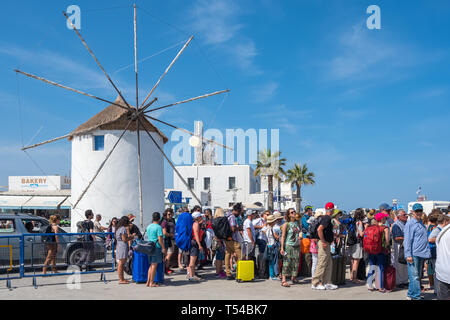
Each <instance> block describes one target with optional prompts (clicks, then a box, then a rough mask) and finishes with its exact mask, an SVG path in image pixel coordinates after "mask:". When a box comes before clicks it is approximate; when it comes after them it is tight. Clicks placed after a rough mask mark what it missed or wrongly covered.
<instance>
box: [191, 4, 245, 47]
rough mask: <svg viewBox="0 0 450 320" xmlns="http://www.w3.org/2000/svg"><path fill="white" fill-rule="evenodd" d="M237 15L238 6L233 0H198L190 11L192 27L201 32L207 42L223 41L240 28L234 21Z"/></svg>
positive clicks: (218, 42) (229, 38) (230, 37)
mask: <svg viewBox="0 0 450 320" xmlns="http://www.w3.org/2000/svg"><path fill="white" fill-rule="evenodd" d="M238 15H239V10H238V7H237V5H236V3H235V2H233V1H225V0H209V1H206V0H198V1H197V2H196V3H195V6H194V9H193V10H192V13H191V18H192V20H193V22H192V27H193V28H194V30H195V31H196V32H198V33H201V34H202V36H203V37H204V38H205V42H206V43H207V44H221V43H225V42H227V41H229V40H231V39H232V38H233V37H234V36H235V35H236V33H237V32H238V31H239V30H240V29H241V28H242V25H241V24H239V23H237V22H236V19H237V16H238Z"/></svg>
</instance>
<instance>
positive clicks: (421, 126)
mask: <svg viewBox="0 0 450 320" xmlns="http://www.w3.org/2000/svg"><path fill="white" fill-rule="evenodd" d="M132 3H133V2H132V1H125V0H109V1H100V0H99V1H87V0H79V1H40V2H37V1H31V0H30V1H23V0H19V1H14V2H12V1H8V2H5V3H2V10H1V11H0V24H1V29H2V30H3V31H2V35H1V37H0V74H1V77H0V117H1V119H2V121H1V129H0V130H1V135H0V159H1V164H2V165H1V166H0V185H7V177H8V175H35V174H36V175H37V174H41V171H40V169H39V168H38V167H37V166H36V165H35V164H34V163H33V162H32V160H30V158H28V157H27V155H26V154H24V153H23V152H21V151H20V147H21V145H22V144H28V143H29V142H39V141H42V140H46V139H49V138H52V137H56V136H61V135H64V134H66V133H68V132H70V131H71V130H72V129H74V128H75V127H76V126H78V125H79V124H81V123H82V122H84V121H86V120H87V119H89V118H90V117H91V116H93V115H94V114H96V113H97V112H99V111H100V110H102V108H104V107H105V105H104V104H102V103H99V102H97V101H95V100H92V99H89V98H86V97H83V96H79V95H77V94H75V93H71V92H67V91H65V90H62V89H59V88H55V87H51V86H48V85H45V84H43V83H40V82H38V81H35V80H30V79H26V78H24V77H23V76H19V77H18V78H17V77H16V75H15V73H14V72H13V69H14V68H20V69H23V70H25V71H27V72H30V73H34V74H37V75H41V76H43V77H46V78H49V79H51V80H54V81H58V82H62V83H64V84H67V85H69V86H72V87H75V88H78V89H81V90H84V91H87V92H90V93H92V94H95V95H98V96H101V97H104V98H106V99H115V97H116V94H115V92H114V90H113V89H112V88H111V86H110V85H109V84H108V83H107V82H106V80H105V79H104V77H103V75H102V73H101V71H100V70H99V69H98V68H97V66H96V65H95V63H94V61H93V60H92V58H91V57H90V56H89V55H88V53H87V52H86V50H85V48H84V47H83V46H82V45H81V42H80V41H79V39H78V38H77V37H76V35H75V34H74V33H73V31H70V30H68V29H67V28H66V26H65V18H64V17H63V15H62V13H61V12H62V11H63V10H65V9H66V8H67V7H68V6H69V5H71V4H77V5H79V6H80V8H81V11H82V28H81V33H82V34H83V36H84V37H85V39H86V41H87V43H88V44H89V45H90V46H91V48H92V49H93V51H94V52H95V53H96V55H97V56H98V58H99V60H100V61H101V63H102V64H103V66H104V67H105V69H106V70H107V71H108V72H109V73H110V74H111V76H112V78H113V80H114V81H115V82H116V83H117V84H118V86H119V87H120V89H121V90H123V92H124V93H125V95H126V97H128V98H129V100H134V98H133V97H134V72H133V68H132V67H130V68H128V69H124V70H121V68H122V67H124V66H127V65H129V64H132V63H133V59H134V58H133V49H132V45H133V38H132V34H133V33H132V32H133V29H132V20H131V19H132V8H131V5H132ZM137 4H138V6H140V7H141V8H142V9H139V10H138V24H139V57H140V58H144V57H147V56H150V55H152V54H154V53H157V52H159V51H161V50H163V49H166V48H169V47H171V46H174V45H175V44H177V46H175V47H173V48H172V49H169V50H167V51H165V52H163V53H162V54H159V55H157V56H155V57H153V58H151V59H148V60H147V61H145V62H143V63H141V64H140V66H139V68H140V91H141V95H142V97H141V101H142V98H143V96H144V94H145V92H148V91H149V89H150V88H151V87H152V86H153V84H154V83H155V81H156V80H157V79H158V77H159V75H160V74H161V73H162V72H163V71H164V70H165V68H166V66H167V65H168V64H169V63H170V61H171V60H172V58H173V57H174V56H175V54H176V53H177V51H178V50H179V48H181V46H182V44H181V42H183V41H186V40H187V39H188V38H189V36H190V35H191V34H194V35H195V39H194V41H193V43H192V45H191V46H189V47H188V49H187V50H186V51H185V52H184V53H183V55H182V56H181V58H180V59H179V61H177V63H176V64H175V66H174V68H173V69H172V71H171V72H170V74H169V75H168V76H167V77H166V78H165V79H164V80H163V82H162V83H161V85H160V87H159V88H158V91H157V93H156V96H158V97H159V99H160V102H159V105H162V103H165V102H169V103H170V102H174V101H178V100H182V99H185V98H189V97H192V96H196V95H200V94H203V93H208V92H211V91H216V90H220V89H224V88H229V89H231V91H232V92H231V93H230V95H228V96H227V98H226V100H225V102H223V98H222V97H219V96H218V97H212V98H210V99H208V100H204V101H201V102H196V103H193V104H185V105H182V106H178V107H175V108H172V109H170V110H169V109H168V110H166V111H164V112H161V113H160V114H159V116H160V117H161V119H163V120H166V121H169V122H171V123H173V124H175V125H178V126H181V127H185V128H187V129H189V130H193V121H194V120H199V119H202V120H203V121H204V123H205V126H206V128H209V127H214V128H218V129H221V130H225V129H226V128H243V129H248V128H256V129H259V128H266V129H271V128H279V129H280V140H281V141H280V149H281V151H282V155H283V156H284V157H286V158H287V159H288V167H289V166H292V165H293V163H294V162H300V163H305V162H306V163H307V164H308V166H309V168H310V169H311V170H312V171H313V172H315V174H316V182H317V184H316V186H314V187H305V188H304V191H303V197H304V199H305V201H306V202H308V203H312V204H313V205H314V206H316V207H323V205H324V204H325V203H326V202H328V201H334V202H335V203H337V204H338V205H340V206H341V207H343V208H345V209H352V208H355V207H358V206H363V207H374V206H378V204H379V203H381V202H390V201H391V200H392V198H398V199H399V200H400V202H401V203H405V204H406V203H407V202H409V201H413V200H414V198H415V191H416V190H417V187H418V186H421V187H422V190H423V191H424V193H425V194H427V195H428V197H429V198H430V199H434V200H449V199H450V174H449V172H450V162H449V161H448V159H449V157H450V149H449V141H450V130H449V123H450V108H449V101H450V99H449V98H450V77H449V75H450V64H449V58H450V57H449V55H450V54H449V52H450V50H449V49H450V48H449V46H450V36H449V31H448V30H450V20H449V19H448V16H449V15H450V3H449V2H448V1H427V2H426V1H356V0H355V1H320V0H314V1H312V0H310V1H276V0H262V1H249V0H244V1H230V0H226V1H225V0H213V1H205V0H195V1H181V0H168V1H164V2H162V1H137ZM371 4H377V5H378V6H380V8H381V27H382V28H381V30H368V29H367V27H366V19H367V18H368V16H369V15H368V14H367V13H366V8H367V7H368V6H369V5H371ZM144 10H145V11H144ZM18 92H19V94H18ZM19 97H20V104H19V99H18V98H19ZM222 102H223V104H222ZM159 127H160V128H161V129H162V130H163V131H164V132H165V133H166V134H167V135H168V136H169V137H170V135H171V130H170V129H168V128H166V127H163V125H160V126H159ZM36 133H37V135H36ZM22 136H23V138H22ZM22 141H23V142H22ZM173 146H174V143H168V144H166V152H167V153H170V150H171V148H172V147H173ZM30 155H31V157H32V159H33V161H35V162H36V163H37V164H38V165H39V166H40V167H41V168H42V169H43V170H44V172H46V173H47V174H68V173H69V172H70V144H69V143H68V142H67V141H61V142H58V143H55V144H53V145H48V146H45V147H42V148H41V149H39V150H38V149H36V150H32V151H30ZM165 177H166V186H167V187H170V186H171V185H172V173H171V172H170V170H169V166H167V165H166V174H165Z"/></svg>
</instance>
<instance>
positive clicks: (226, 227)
mask: <svg viewBox="0 0 450 320" xmlns="http://www.w3.org/2000/svg"><path fill="white" fill-rule="evenodd" d="M211 227H212V229H213V231H214V234H215V236H216V237H217V239H220V240H227V239H228V238H229V237H231V236H232V234H233V233H232V231H231V227H230V223H229V222H228V218H227V217H218V218H215V219H214V220H213V221H212V222H211Z"/></svg>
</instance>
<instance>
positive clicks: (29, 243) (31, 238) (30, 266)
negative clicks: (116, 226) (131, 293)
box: [0, 232, 115, 288]
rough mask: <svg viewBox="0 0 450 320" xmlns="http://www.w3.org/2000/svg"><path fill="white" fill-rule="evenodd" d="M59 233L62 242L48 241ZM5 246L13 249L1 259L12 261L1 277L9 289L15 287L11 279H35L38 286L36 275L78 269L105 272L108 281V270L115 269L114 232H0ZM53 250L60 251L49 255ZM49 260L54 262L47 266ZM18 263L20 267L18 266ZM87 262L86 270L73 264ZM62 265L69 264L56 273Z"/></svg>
mask: <svg viewBox="0 0 450 320" xmlns="http://www.w3.org/2000/svg"><path fill="white" fill-rule="evenodd" d="M86 235H89V236H93V237H94V239H95V240H92V241H87V239H86V237H85V236H86ZM55 236H56V237H58V243H55V242H46V241H44V239H45V238H48V237H55ZM107 237H110V239H111V241H110V246H107V241H106V240H107ZM51 240H54V238H53V239H51ZM11 242H14V243H13V245H11V244H10V243H11ZM2 247H3V248H6V249H9V256H7V254H5V253H4V252H6V251H7V250H6V251H5V250H2V251H0V261H2V262H5V261H9V266H8V269H7V270H6V272H7V275H6V277H4V276H3V277H2V276H1V274H0V280H7V286H8V288H11V283H10V280H11V279H21V278H33V284H34V285H35V283H36V280H35V279H36V277H52V276H65V275H73V274H74V273H75V272H77V273H79V274H94V273H97V274H101V278H100V280H102V279H103V280H104V281H105V282H106V278H105V273H110V272H114V271H115V263H114V260H115V254H114V233H112V232H109V233H29V234H23V235H0V248H2ZM17 250H19V255H17ZM49 250H56V254H55V255H49ZM80 256H81V257H83V258H82V259H84V260H83V261H80V260H77V258H80ZM48 260H50V261H48ZM46 261H47V263H48V262H52V264H51V265H48V266H45V262H46ZM17 262H18V265H19V268H17ZM78 262H80V263H78ZM4 265H5V263H2V264H0V271H3V269H4V268H2V267H3V266H4ZM83 265H84V266H86V270H85V271H82V270H81V269H80V271H75V269H77V268H73V266H76V267H80V266H83ZM44 266H45V267H47V268H51V269H52V271H53V272H51V273H46V274H44V273H43V268H44ZM62 267H66V268H67V272H55V271H57V270H58V269H61V268H62ZM69 268H70V269H71V270H70V271H69ZM17 269H18V270H17ZM11 271H13V272H12V273H11ZM17 271H18V272H17Z"/></svg>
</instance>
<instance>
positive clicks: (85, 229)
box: [77, 221, 93, 242]
mask: <svg viewBox="0 0 450 320" xmlns="http://www.w3.org/2000/svg"><path fill="white" fill-rule="evenodd" d="M88 224H89V221H78V222H77V233H89V226H88ZM78 240H80V241H86V242H88V241H92V240H93V239H92V236H91V235H88V234H85V235H79V236H78Z"/></svg>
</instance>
